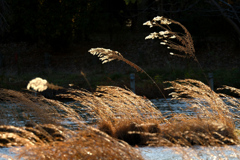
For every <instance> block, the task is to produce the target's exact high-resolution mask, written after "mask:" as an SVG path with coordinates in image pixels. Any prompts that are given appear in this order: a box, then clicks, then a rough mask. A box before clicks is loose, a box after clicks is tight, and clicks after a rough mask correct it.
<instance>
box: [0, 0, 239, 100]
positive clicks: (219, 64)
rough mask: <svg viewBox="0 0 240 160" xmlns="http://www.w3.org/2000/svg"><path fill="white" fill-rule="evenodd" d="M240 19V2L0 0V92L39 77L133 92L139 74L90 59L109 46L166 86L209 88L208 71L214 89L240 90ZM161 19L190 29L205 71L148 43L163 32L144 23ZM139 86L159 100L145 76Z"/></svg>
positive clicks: (139, 91)
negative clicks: (184, 82) (182, 82)
mask: <svg viewBox="0 0 240 160" xmlns="http://www.w3.org/2000/svg"><path fill="white" fill-rule="evenodd" d="M239 15H240V0H24V1H18V0H0V76H1V77H0V80H1V84H0V87H4V88H10V89H22V88H24V87H25V85H26V84H27V82H28V81H29V80H31V79H32V78H34V77H36V76H40V77H42V78H46V79H47V80H48V81H50V82H53V83H55V84H58V85H62V86H65V87H67V85H68V84H69V83H74V84H75V86H76V87H83V88H87V89H90V88H95V87H96V86H97V85H118V86H121V87H124V86H127V87H129V74H130V73H132V72H136V71H135V70H134V69H132V68H131V67H130V66H128V65H127V64H125V63H123V62H110V63H108V64H104V65H101V62H100V61H99V60H98V58H97V57H94V56H92V55H90V54H89V53H88V50H89V49H91V48H96V47H103V48H109V49H112V50H116V51H119V52H120V53H121V54H122V55H123V56H124V57H125V58H127V59H128V60H130V61H132V62H134V63H136V64H137V65H139V66H140V67H141V68H143V69H144V70H145V71H146V72H147V73H149V75H150V76H152V77H153V79H154V80H155V81H156V82H157V83H158V84H159V85H160V86H161V87H166V86H165V84H163V82H164V81H166V80H175V79H182V78H193V79H198V80H201V81H203V82H205V83H206V82H207V80H206V77H204V74H203V73H205V74H207V73H209V72H211V73H214V80H215V81H214V82H215V83H214V84H215V87H216V88H217V87H220V86H221V85H223V84H226V85H230V86H234V87H238V88H240V81H239V78H240V54H239V47H240V20H239ZM156 16H164V17H167V18H170V19H173V20H175V21H178V22H180V23H181V24H183V25H184V26H185V27H186V28H187V29H188V30H189V32H190V33H191V35H192V37H193V41H194V45H195V50H196V53H195V54H196V57H197V58H198V60H199V62H200V65H201V66H202V68H203V69H200V68H199V65H198V64H196V62H195V61H193V60H191V59H182V58H179V57H173V56H170V55H169V51H168V50H167V49H166V47H165V46H161V45H160V44H159V42H160V41H158V40H145V37H146V36H147V35H148V34H149V33H151V32H156V31H160V28H156V27H154V28H151V29H150V28H149V27H147V26H143V25H142V24H143V23H144V22H146V21H148V20H152V19H153V17H156ZM172 29H173V30H175V31H178V30H179V32H182V31H181V30H180V29H179V28H178V27H176V26H172ZM81 71H82V72H84V73H85V75H86V78H87V79H88V80H89V82H90V84H91V86H89V85H88V84H87V82H86V80H85V79H84V77H83V76H82V75H81ZM136 81H137V84H136V92H137V94H140V95H146V96H147V97H149V98H155V97H158V96H156V95H159V94H158V91H156V89H155V87H154V85H153V84H152V83H151V81H149V79H148V78H147V76H145V75H143V74H141V73H136Z"/></svg>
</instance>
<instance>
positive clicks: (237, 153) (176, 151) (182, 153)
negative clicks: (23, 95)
mask: <svg viewBox="0 0 240 160" xmlns="http://www.w3.org/2000/svg"><path fill="white" fill-rule="evenodd" d="M167 100H168V102H169V103H170V105H171V109H170V108H169V106H168V104H167V103H166V100H164V99H158V100H157V99H153V100H151V101H152V102H153V103H154V104H155V105H156V107H157V108H158V109H159V110H160V111H161V112H162V113H163V114H170V113H171V110H173V112H175V113H182V112H187V114H194V113H193V112H191V111H189V110H186V111H185V109H186V106H187V104H186V102H180V101H169V100H170V99H167ZM7 116H8V118H10V119H11V115H10V114H9V115H7ZM12 123H13V124H14V122H12ZM65 123H68V122H67V121H66V122H65ZM9 149H10V148H0V154H1V153H2V154H6V155H10V156H14V153H11V151H10V150H9ZM137 149H139V150H140V152H141V154H142V156H143V157H144V159H146V160H183V159H203V160H218V159H224V160H225V159H230V160H239V159H240V146H226V147H201V146H194V147H185V148H183V147H181V148H180V147H140V148H137ZM186 153H187V154H186ZM0 160H4V158H0Z"/></svg>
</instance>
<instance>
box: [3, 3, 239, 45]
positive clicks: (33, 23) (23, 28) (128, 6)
mask: <svg viewBox="0 0 240 160" xmlns="http://www.w3.org/2000/svg"><path fill="white" fill-rule="evenodd" d="M239 13H240V0H181V1H179V0H114V1H112V0H74V1H73V0H24V1H18V0H0V34H1V41H0V42H1V43H7V42H16V41H28V42H36V43H47V44H50V45H52V46H54V45H57V44H58V45H65V44H66V45H67V44H69V43H72V42H76V41H82V40H84V41H85V40H88V39H91V34H93V33H99V32H101V33H109V32H111V33H114V32H116V31H125V30H129V31H133V32H134V31H141V27H140V26H141V25H142V23H143V22H145V21H147V20H148V19H152V18H153V17H154V16H157V15H163V16H165V17H168V18H171V19H175V20H178V21H180V22H182V23H184V24H186V26H187V27H188V28H189V30H190V32H191V31H192V33H193V34H198V33H199V32H200V31H199V30H201V31H202V32H201V34H202V33H206V34H208V33H212V32H217V33H219V34H229V33H230V34H232V35H234V36H235V37H236V39H239V37H240V18H239Z"/></svg>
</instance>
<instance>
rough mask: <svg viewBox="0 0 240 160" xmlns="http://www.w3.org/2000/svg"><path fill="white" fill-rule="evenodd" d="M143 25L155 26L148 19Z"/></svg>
mask: <svg viewBox="0 0 240 160" xmlns="http://www.w3.org/2000/svg"><path fill="white" fill-rule="evenodd" d="M143 25H146V26H149V27H150V28H151V27H153V25H152V22H151V21H147V22H145V23H143Z"/></svg>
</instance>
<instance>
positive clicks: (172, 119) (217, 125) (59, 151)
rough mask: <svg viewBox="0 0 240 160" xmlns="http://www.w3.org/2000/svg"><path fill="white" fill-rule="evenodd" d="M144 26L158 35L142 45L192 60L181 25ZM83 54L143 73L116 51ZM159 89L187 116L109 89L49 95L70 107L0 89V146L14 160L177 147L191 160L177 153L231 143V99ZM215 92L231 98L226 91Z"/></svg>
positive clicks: (183, 88) (189, 83)
mask: <svg viewBox="0 0 240 160" xmlns="http://www.w3.org/2000/svg"><path fill="white" fill-rule="evenodd" d="M172 23H173V24H177V25H179V26H180V27H182V28H183V30H184V34H179V33H177V32H173V31H172V30H171V28H170V27H169V25H170V24H172ZM145 25H149V26H150V27H153V26H159V27H160V28H162V29H164V30H165V31H161V32H159V33H155V32H154V33H151V34H150V35H149V36H147V37H146V39H154V38H159V39H160V40H162V42H161V44H163V45H168V47H170V48H171V49H175V50H178V51H181V52H184V53H185V55H183V54H174V53H172V54H173V55H177V56H180V57H192V58H193V59H194V60H195V61H197V58H196V56H195V54H194V52H195V50H194V46H193V41H192V38H191V35H190V33H189V32H188V31H187V29H186V28H185V27H184V26H183V25H182V24H180V23H179V22H176V21H173V20H170V19H167V18H164V17H155V18H154V19H153V20H152V21H148V22H146V23H145ZM172 39H176V41H178V42H179V43H180V44H176V41H172ZM89 52H90V53H91V54H93V55H97V56H99V57H100V60H102V61H103V63H107V62H110V61H113V60H121V61H124V62H126V63H127V64H129V65H130V66H132V67H133V68H135V69H136V70H137V71H140V72H143V73H145V74H147V73H146V72H145V71H144V70H143V69H141V68H140V67H139V66H137V65H136V64H134V63H132V62H130V61H129V60H127V59H125V58H124V57H123V56H122V55H121V54H120V53H119V52H117V51H112V50H109V49H103V48H95V49H90V50H89ZM147 75H148V74H147ZM83 76H85V75H84V74H83ZM149 77H150V76H149ZM150 79H151V77H150ZM153 82H154V81H153ZM166 83H169V84H170V85H171V86H170V87H168V88H166V90H170V91H172V92H171V93H170V95H171V96H172V97H173V99H176V100H179V101H185V102H187V103H188V110H191V111H192V112H194V114H193V115H188V114H186V113H184V112H183V113H172V114H171V115H170V116H168V117H165V116H164V115H163V114H162V113H161V111H160V110H158V109H157V108H156V106H154V104H153V103H152V102H151V101H150V100H149V99H147V98H145V97H141V96H138V95H136V94H135V93H133V92H132V91H130V90H128V89H123V88H120V87H116V86H98V87H97V89H96V90H95V91H94V92H89V91H87V90H85V89H71V88H69V89H65V92H64V93H61V94H58V95H57V97H61V98H68V99H72V100H73V103H70V104H66V103H62V102H60V101H58V100H52V99H48V98H45V97H44V96H42V95H39V94H38V95H37V96H35V95H33V94H31V93H26V92H17V91H12V90H7V89H0V100H1V101H2V102H3V106H1V108H2V109H1V111H0V114H1V115H2V116H3V117H2V118H1V121H0V123H1V125H0V132H1V134H0V146H2V147H3V146H5V147H10V146H24V147H21V148H18V149H15V152H16V153H17V157H15V158H16V159H21V158H24V159H143V158H142V157H141V155H140V153H139V152H138V151H137V150H136V149H135V148H133V147H132V146H177V148H178V149H176V151H178V152H181V153H184V154H185V155H186V157H187V158H189V157H191V155H194V154H195V153H194V152H192V153H185V150H184V149H183V148H181V147H190V146H193V145H201V146H226V145H237V144H239V139H238V136H237V132H236V130H235V124H236V123H239V122H238V120H239V115H238V113H239V108H240V101H239V100H238V99H236V98H234V97H231V96H228V95H225V94H222V93H216V92H214V91H213V90H211V89H210V87H209V86H207V85H205V84H204V83H202V82H200V81H198V80H193V79H184V80H175V81H167V82H166ZM49 86H53V87H56V86H55V85H53V84H52V85H49V83H44V85H43V88H44V89H45V88H46V87H49ZM29 88H30V87H29ZM33 88H36V89H37V90H39V88H38V87H37V86H34V87H33ZM221 89H222V88H221ZM221 89H219V90H221ZM223 89H229V90H231V91H233V92H235V93H238V94H239V89H236V88H234V87H230V86H224V87H223ZM12 104H14V105H13V106H12ZM9 108H12V110H10V109H9ZM9 113H11V114H12V115H14V116H13V119H14V121H15V123H14V124H15V126H12V122H11V121H5V119H6V118H8V117H6V115H8V114H9ZM4 116H5V117H4ZM66 120H67V121H68V124H66V123H65V121H66ZM18 122H21V123H22V124H19V123H18ZM10 124H11V125H10ZM92 124H94V125H92ZM197 158H200V157H197Z"/></svg>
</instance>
